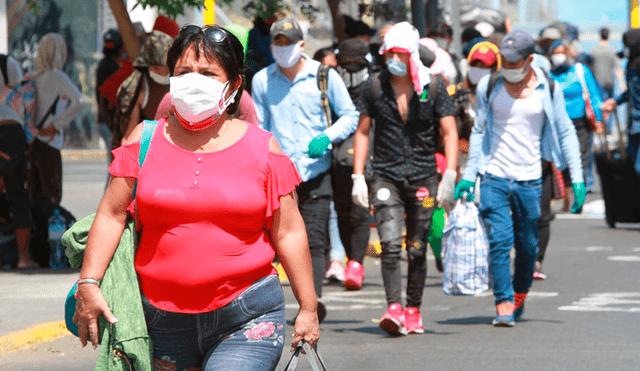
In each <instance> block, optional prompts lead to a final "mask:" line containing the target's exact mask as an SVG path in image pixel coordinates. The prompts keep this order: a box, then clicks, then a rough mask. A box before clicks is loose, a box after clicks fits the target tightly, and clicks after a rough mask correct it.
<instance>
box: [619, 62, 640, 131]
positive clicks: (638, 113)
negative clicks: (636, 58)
mask: <svg viewBox="0 0 640 371" xmlns="http://www.w3.org/2000/svg"><path fill="white" fill-rule="evenodd" d="M626 75H627V76H626V80H627V91H625V92H624V93H622V94H621V95H620V96H618V97H617V98H616V103H617V104H622V103H624V102H629V104H628V105H627V110H629V111H630V116H631V119H630V120H629V122H628V124H627V127H628V131H627V132H628V133H629V134H640V71H638V70H637V69H636V68H627V73H626Z"/></svg>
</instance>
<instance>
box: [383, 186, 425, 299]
mask: <svg viewBox="0 0 640 371" xmlns="http://www.w3.org/2000/svg"><path fill="white" fill-rule="evenodd" d="M437 189H438V176H437V175H434V176H431V177H429V178H426V179H422V180H419V181H416V182H411V183H409V182H406V181H405V182H403V183H400V182H396V181H393V180H391V179H388V178H385V177H381V176H378V177H377V178H376V179H375V180H374V182H373V188H372V196H371V199H372V202H373V209H374V213H375V218H376V224H377V226H378V234H379V235H380V245H381V248H382V255H381V260H382V264H381V268H382V280H383V282H384V288H385V292H386V296H387V303H388V304H393V303H400V300H401V295H402V272H400V255H401V253H402V225H403V223H404V224H405V225H406V230H407V233H406V250H407V259H408V261H409V268H408V272H407V305H406V306H407V307H417V308H419V307H420V305H421V304H422V292H423V291H424V284H425V279H426V278H427V258H426V254H427V241H428V238H429V229H430V228H431V218H432V217H433V210H434V206H435V195H436V191H437ZM405 214H406V219H405Z"/></svg>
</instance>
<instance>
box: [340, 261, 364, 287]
mask: <svg viewBox="0 0 640 371" xmlns="http://www.w3.org/2000/svg"><path fill="white" fill-rule="evenodd" d="M362 281H364V267H363V266H362V264H360V263H358V262H357V261H355V260H349V262H348V263H347V268H346V269H345V270H344V288H345V289H347V290H360V289H361V288H362Z"/></svg>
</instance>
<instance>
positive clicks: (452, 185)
mask: <svg viewBox="0 0 640 371" xmlns="http://www.w3.org/2000/svg"><path fill="white" fill-rule="evenodd" d="M457 177H458V173H457V172H456V171H455V170H449V169H447V170H446V171H445V172H444V175H443V176H442V181H441V182H440V184H439V185H438V193H437V195H436V202H437V203H440V202H443V203H447V204H450V205H451V204H453V192H454V190H455V189H456V178H457Z"/></svg>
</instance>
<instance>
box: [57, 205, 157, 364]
mask: <svg viewBox="0 0 640 371" xmlns="http://www.w3.org/2000/svg"><path fill="white" fill-rule="evenodd" d="M94 218H95V214H91V215H89V216H87V217H86V218H84V219H82V220H79V221H77V222H76V223H75V224H74V225H73V226H72V227H71V228H69V230H67V231H66V232H65V234H64V236H62V244H63V245H64V246H66V247H67V249H66V254H67V257H68V258H69V264H71V266H72V267H74V268H79V267H80V266H81V265H82V260H83V257H84V249H85V247H86V244H87V237H88V235H89V230H90V229H91V225H92V224H93V220H94ZM134 238H135V226H134V221H133V220H132V219H131V218H129V220H128V221H127V224H126V226H125V229H124V231H123V232H122V237H121V238H120V244H119V245H118V248H117V249H116V251H115V253H114V255H113V258H112V259H111V263H109V267H108V268H107V271H106V272H105V274H104V277H103V278H102V284H101V285H100V291H102V294H103V295H104V298H105V299H106V301H107V303H109V308H111V311H112V312H113V315H114V316H115V317H116V318H117V319H118V322H117V323H116V324H110V323H108V322H107V321H106V320H105V319H104V317H102V316H101V317H100V320H99V326H100V330H99V332H100V337H101V341H100V354H99V355H98V361H97V362H96V367H95V370H96V371H116V370H129V369H130V368H129V365H128V363H127V360H126V359H125V357H117V356H115V355H114V350H118V351H120V352H122V353H123V354H125V355H126V356H127V357H128V358H129V360H130V361H131V362H132V364H133V366H134V368H135V370H137V371H152V370H153V362H152V360H153V348H152V346H151V338H150V337H149V334H148V332H147V323H146V321H145V318H144V312H143V309H142V297H141V296H140V287H139V286H138V276H137V274H136V270H135V267H134V265H133V259H134V255H135V246H134V245H135V244H134Z"/></svg>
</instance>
